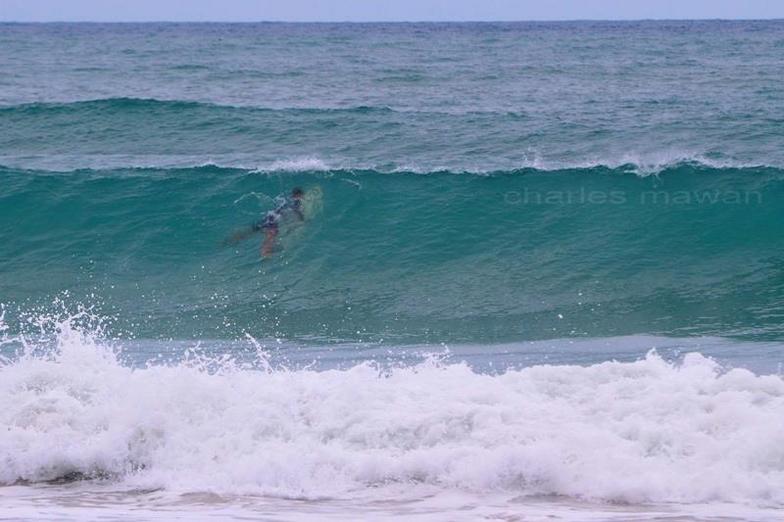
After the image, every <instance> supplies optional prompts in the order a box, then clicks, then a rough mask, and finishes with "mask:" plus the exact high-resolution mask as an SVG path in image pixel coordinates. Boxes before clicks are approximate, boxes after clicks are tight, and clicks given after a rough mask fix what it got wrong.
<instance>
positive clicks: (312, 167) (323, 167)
mask: <svg viewBox="0 0 784 522" xmlns="http://www.w3.org/2000/svg"><path fill="white" fill-rule="evenodd" d="M327 170H330V167H329V165H327V163H326V162H324V161H323V160H321V159H319V158H315V157H303V158H294V159H284V160H276V161H273V162H271V163H269V164H267V165H263V166H260V167H258V168H257V169H256V170H255V171H254V172H281V171H282V172H307V171H317V172H323V171H327Z"/></svg>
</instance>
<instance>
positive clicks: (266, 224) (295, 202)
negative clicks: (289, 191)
mask: <svg viewBox="0 0 784 522" xmlns="http://www.w3.org/2000/svg"><path fill="white" fill-rule="evenodd" d="M288 212H294V213H295V214H296V215H297V217H298V218H299V219H300V220H302V219H303V218H304V216H303V215H302V200H300V199H296V198H294V199H286V201H285V202H284V203H282V204H280V205H278V206H277V208H275V210H270V211H269V212H267V213H266V214H265V216H264V217H263V218H262V219H260V220H258V221H256V222H255V223H254V224H253V230H255V231H257V232H259V231H262V230H272V231H274V232H277V231H278V227H279V226H280V221H281V219H283V215H284V214H285V213H288Z"/></svg>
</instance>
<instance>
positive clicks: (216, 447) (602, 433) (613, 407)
mask: <svg viewBox="0 0 784 522" xmlns="http://www.w3.org/2000/svg"><path fill="white" fill-rule="evenodd" d="M57 331H58V337H57V342H56V349H55V350H54V351H50V352H48V353H47V354H46V355H45V356H42V355H38V356H35V355H32V354H28V355H25V356H23V357H21V358H20V359H19V360H17V361H16V362H14V363H13V364H0V424H2V425H3V426H4V427H7V428H4V429H3V430H0V460H2V462H3V466H2V468H0V486H8V485H13V484H18V483H20V482H21V483H40V482H51V481H58V480H59V481H68V480H71V481H73V480H75V479H89V478H103V479H107V478H111V479H112V480H114V481H115V483H119V484H121V486H122V488H124V489H125V490H127V489H131V490H132V491H138V492H144V491H156V490H158V489H161V488H162V489H165V490H167V491H169V492H173V493H179V494H183V493H195V492H212V493H214V494H219V495H224V494H225V495H228V496H229V498H236V497H237V496H242V495H268V496H272V497H282V498H289V499H291V498H294V499H298V500H322V499H330V498H345V497H351V496H352V494H354V492H356V491H357V490H358V488H360V489H365V491H367V495H368V498H369V499H371V500H372V499H377V498H383V496H384V495H389V492H388V490H389V489H390V488H392V493H391V495H392V497H393V498H394V497H395V496H400V495H403V496H406V495H410V494H411V491H412V490H416V488H418V491H419V493H417V494H421V493H422V489H423V488H430V489H425V491H427V494H426V496H430V495H433V494H435V493H436V492H443V491H453V492H463V494H465V493H466V492H476V493H478V494H483V495H488V494H494V493H499V492H504V493H506V494H509V493H511V494H512V495H515V496H525V497H530V496H542V495H545V496H546V495H555V496H558V497H566V498H570V499H573V500H574V499H582V500H593V501H605V502H607V501H609V502H616V503H623V504H627V503H631V504H640V503H650V502H685V503H703V502H711V503H721V502H735V503H740V504H747V505H752V506H765V507H769V508H781V506H784V467H783V466H784V444H783V443H784V440H783V439H782V431H781V418H782V414H783V413H784V381H782V379H781V377H780V376H767V377H760V376H755V375H754V374H753V373H751V372H750V371H748V370H744V369H735V370H731V371H728V372H725V371H720V368H719V367H718V366H717V364H716V363H715V362H712V361H710V360H709V359H706V358H704V357H702V356H701V355H699V354H690V355H687V356H686V357H685V359H684V360H683V362H682V364H679V365H674V364H669V363H667V362H665V361H664V360H662V359H661V358H660V357H658V356H657V355H655V354H649V355H648V356H647V357H646V358H644V359H642V360H639V361H637V362H634V363H620V362H606V363H602V364H597V365H592V366H587V367H580V366H568V365H564V366H536V367H532V368H527V369H523V370H511V371H508V372H505V373H502V374H496V375H488V374H479V373H475V372H474V371H472V370H471V369H470V368H469V367H468V366H466V365H464V364H440V363H438V362H437V361H434V360H431V361H429V362H425V363H422V364H418V365H412V366H407V367H400V366H398V367H393V368H390V369H387V370H382V369H380V368H378V367H377V366H375V365H373V364H361V365H357V366H353V367H351V368H349V369H346V370H333V371H313V370H307V369H304V370H297V371H291V370H285V369H273V368H271V367H270V366H269V365H268V364H267V363H266V362H265V360H264V354H263V352H259V353H258V357H259V359H257V362H258V363H259V364H258V365H257V366H261V367H262V368H265V367H266V369H265V370H262V371H258V370H256V371H250V370H247V369H243V367H241V366H234V365H231V364H226V363H225V362H224V364H223V365H220V366H219V367H218V368H217V369H214V370H213V371H209V372H208V371H206V370H205V367H204V366H203V363H204V361H203V360H200V359H198V358H193V359H190V360H188V361H185V362H184V363H182V364H179V365H171V366H161V365H156V366H153V367H148V368H143V369H137V370H135V371H134V370H132V369H130V368H128V367H127V366H123V365H120V364H118V362H117V359H116V358H115V356H114V355H113V352H112V350H111V349H110V347H107V346H105V345H102V344H101V343H100V342H97V341H96V340H95V339H94V338H92V337H90V336H89V335H86V334H85V332H84V331H80V330H79V329H75V328H74V327H73V325H72V324H69V323H67V322H66V323H62V324H60V325H59V326H58V328H57ZM238 397H242V400H237V398H238ZM395 486H398V487H399V488H400V489H399V490H395V489H394V488H395ZM94 487H96V486H94ZM396 491H397V492H396ZM405 491H407V493H404V492H405ZM138 494H140V493H137V495H138ZM91 498H94V497H91ZM460 505H463V504H460ZM513 506H514V503H513V504H512V507H513ZM444 509H445V507H444V506H442V507H441V508H440V509H439V512H441V511H443V510H444ZM507 509H509V508H507ZM725 513H726V512H725Z"/></svg>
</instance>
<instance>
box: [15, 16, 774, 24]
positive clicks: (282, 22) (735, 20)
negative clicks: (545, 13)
mask: <svg viewBox="0 0 784 522" xmlns="http://www.w3.org/2000/svg"><path fill="white" fill-rule="evenodd" d="M783 20H784V17H775V18H552V19H549V18H548V19H546V18H540V19H530V20H0V24H514V23H553V22H565V23H573V22H775V21H783Z"/></svg>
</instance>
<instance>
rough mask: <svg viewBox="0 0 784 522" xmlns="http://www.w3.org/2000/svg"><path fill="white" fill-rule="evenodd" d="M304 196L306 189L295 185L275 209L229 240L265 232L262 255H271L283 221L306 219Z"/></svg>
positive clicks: (235, 240) (238, 239) (239, 239)
mask: <svg viewBox="0 0 784 522" xmlns="http://www.w3.org/2000/svg"><path fill="white" fill-rule="evenodd" d="M304 196H305V191H304V190H302V189H301V188H300V187H295V188H294V189H292V191H291V195H290V196H289V197H283V198H280V199H282V201H280V202H279V203H278V205H277V206H276V207H275V208H274V209H273V210H270V211H268V212H267V213H266V214H265V215H264V217H263V218H261V219H259V220H258V221H256V222H255V223H254V224H253V225H252V226H251V227H250V229H246V230H243V231H240V232H238V233H236V234H234V235H233V236H232V237H231V239H230V240H229V242H230V243H236V242H238V241H241V240H243V239H246V238H247V237H250V236H251V235H253V234H254V233H255V232H263V233H264V242H262V244H261V250H260V251H261V257H269V256H270V255H271V254H272V250H273V247H274V246H275V239H276V238H277V237H278V232H279V231H280V225H281V223H282V222H284V221H288V220H290V219H292V218H293V219H296V220H298V221H305V214H303V212H302V198H303V197H304Z"/></svg>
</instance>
